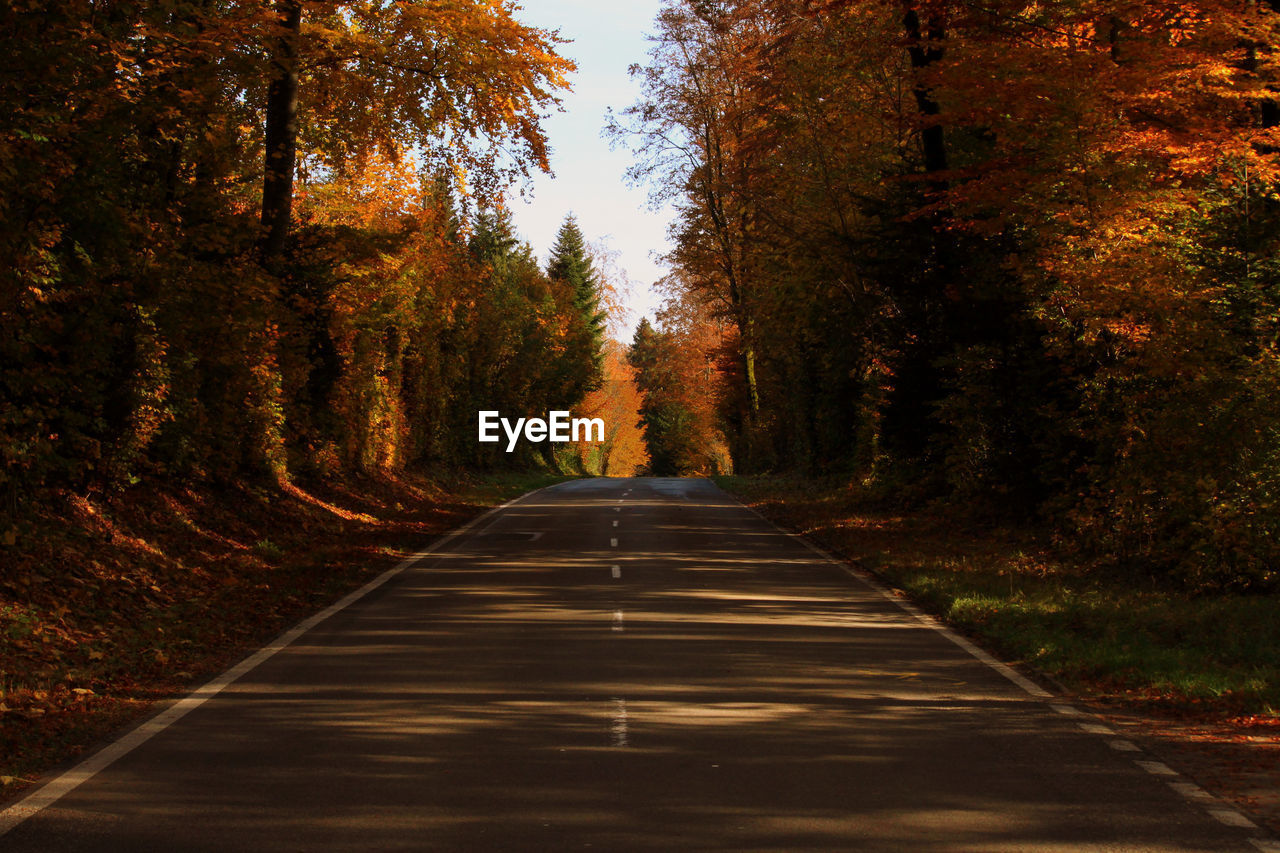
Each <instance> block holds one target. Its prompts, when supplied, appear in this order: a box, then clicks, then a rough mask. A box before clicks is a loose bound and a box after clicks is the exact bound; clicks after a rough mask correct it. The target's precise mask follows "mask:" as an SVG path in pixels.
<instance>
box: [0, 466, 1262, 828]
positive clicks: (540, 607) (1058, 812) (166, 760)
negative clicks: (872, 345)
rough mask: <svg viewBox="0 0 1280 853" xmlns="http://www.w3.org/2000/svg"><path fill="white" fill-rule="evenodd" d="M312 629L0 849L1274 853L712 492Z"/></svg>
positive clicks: (498, 555)
mask: <svg viewBox="0 0 1280 853" xmlns="http://www.w3.org/2000/svg"><path fill="white" fill-rule="evenodd" d="M315 621H316V622H317V624H315V625H314V626H313V627H310V629H309V630H306V631H305V632H304V633H301V634H300V635H299V636H296V637H295V638H292V642H289V643H288V644H287V646H285V647H283V648H279V647H280V646H282V645H284V643H277V644H276V648H277V650H276V651H275V653H274V654H272V653H271V650H268V651H267V652H264V653H263V654H261V655H259V656H258V658H257V659H255V660H252V661H250V662H249V663H248V664H246V665H244V666H242V667H240V669H239V670H238V671H236V672H233V673H231V674H230V675H229V676H227V677H225V678H223V679H222V681H221V682H219V683H217V684H214V685H213V686H212V687H211V688H209V689H206V690H205V691H204V693H203V694H200V695H198V696H197V697H195V698H193V699H189V700H187V701H186V703H185V704H184V705H182V706H179V707H178V708H176V709H171V710H170V712H169V713H168V715H167V716H165V715H162V716H161V717H160V718H158V719H157V720H156V721H154V722H153V723H152V724H151V726H150V727H148V728H145V729H144V730H142V731H141V732H136V733H135V734H133V735H131V736H127V737H126V740H125V741H124V742H123V743H122V744H121V745H118V746H117V747H115V748H114V751H111V752H108V753H105V754H104V755H103V757H100V758H99V760H98V761H97V762H96V764H94V763H91V764H89V765H88V766H87V767H84V768H82V769H81V771H80V772H79V774H78V775H73V776H69V777H63V778H62V779H61V780H60V781H54V783H53V784H52V785H50V786H48V787H46V788H45V789H43V792H42V791H41V790H37V791H36V792H35V793H34V794H33V795H32V796H31V798H29V799H28V800H26V801H23V802H19V803H18V805H17V806H12V807H10V808H9V809H8V810H7V811H5V812H0V830H5V829H8V831H7V833H6V834H4V835H3V836H0V850H6V851H9V850H12V851H40V853H52V851H61V850H68V851H129V853H139V851H176V850H182V851H224V850H252V851H291V853H292V851H301V850H326V851H328V850H340V851H345V850H358V851H368V850H448V851H490V850H546V851H562V850H596V851H630V850H662V851H687V850H725V851H729V850H731V851H752V850H787V851H809V850H840V851H852V850H885V851H997V850H1001V851H1004V850H1008V851H1014V850H1016V851H1073V850H1080V851H1084V850H1088V851H1104V850H1106V851H1120V850H1133V851H1210V850H1212V851H1222V850H1227V851H1257V850H1271V849H1276V848H1274V847H1273V846H1268V845H1274V842H1272V841H1265V840H1262V839H1263V834H1262V833H1261V832H1260V831H1258V830H1257V829H1253V828H1250V827H1248V826H1245V825H1243V824H1244V823H1246V821H1244V820H1243V819H1242V818H1241V816H1240V815H1239V814H1238V813H1236V812H1234V811H1232V810H1230V809H1229V808H1227V807H1225V806H1224V805H1222V804H1221V803H1217V802H1215V801H1213V800H1209V799H1205V795H1203V794H1202V793H1197V790H1198V789H1196V788H1195V787H1194V785H1192V784H1191V783H1190V782H1189V781H1188V780H1186V779H1183V778H1181V777H1178V776H1177V775H1174V774H1173V771H1171V770H1169V769H1168V768H1165V767H1163V766H1162V765H1159V764H1158V763H1156V762H1154V760H1153V759H1151V757H1150V756H1146V755H1144V754H1142V753H1141V752H1137V751H1135V750H1134V749H1133V748H1132V745H1131V744H1126V743H1125V742H1124V741H1122V740H1119V739H1118V738H1117V736H1115V735H1114V734H1110V733H1108V732H1107V731H1106V730H1105V727H1103V726H1101V725H1100V724H1099V723H1098V721H1097V720H1096V719H1093V718H1092V717H1089V716H1086V715H1081V714H1080V713H1079V712H1075V711H1073V709H1072V708H1071V707H1069V706H1068V705H1066V704H1064V703H1062V702H1059V701H1057V700H1055V699H1053V698H1052V697H1050V696H1048V694H1045V693H1043V691H1039V690H1038V689H1037V688H1035V687H1034V685H1032V684H1031V683H1030V682H1027V681H1025V680H1021V681H1020V682H1019V681H1018V676H1016V674H1014V673H1013V672H1012V671H1011V670H1005V671H1001V669H1000V668H999V667H998V666H993V663H994V662H992V661H990V660H987V661H983V660H980V659H979V658H978V657H976V656H975V655H974V654H973V653H972V652H971V651H970V650H967V649H966V648H964V647H963V646H962V645H961V644H958V643H957V642H956V641H955V640H954V639H952V638H950V637H949V636H948V635H947V634H946V633H945V632H943V631H941V630H939V629H938V628H937V627H936V626H934V625H933V624H932V623H929V622H927V621H922V620H921V619H919V618H917V617H916V616H914V615H913V614H912V613H911V612H908V611H906V610H904V609H903V608H902V607H901V606H899V605H898V604H897V603H896V602H895V601H894V600H892V599H891V598H890V597H888V596H886V595H885V594H883V593H882V592H880V591H878V590H877V589H876V588H874V587H873V586H871V585H869V584H868V583H867V582H866V581H864V580H862V579H860V578H859V577H858V576H856V575H855V574H853V573H852V572H850V571H849V570H848V569H846V568H845V567H844V566H842V565H840V564H838V563H835V562H833V561H831V560H828V559H826V558H824V557H823V556H822V555H821V554H819V553H817V552H815V551H814V550H811V549H809V548H808V547H807V546H806V545H805V544H804V543H803V542H802V541H801V540H799V539H797V538H796V537H793V536H789V535H786V534H784V533H781V532H779V531H778V530H777V529H775V528H774V527H772V526H771V525H770V524H768V523H767V522H765V521H763V520H762V519H761V518H759V517H758V516H756V515H755V514H754V513H753V512H751V511H750V510H748V509H746V508H744V507H743V506H741V505H740V504H738V503H737V502H735V501H734V500H732V499H731V498H729V497H728V496H726V495H725V494H724V493H723V492H721V491H719V490H718V489H717V488H716V487H715V486H713V485H712V484H710V483H708V482H706V481H701V480H664V479H629V480H623V479H598V480H582V481H576V482H572V483H566V484H563V485H560V486H556V487H554V488H550V489H545V490H542V491H539V492H534V493H532V494H530V495H526V496H525V497H524V498H522V499H520V500H518V501H516V502H514V503H513V504H510V505H508V506H507V507H505V508H503V509H501V510H499V511H497V512H495V513H493V514H490V515H489V516H486V517H484V518H482V519H481V520H480V521H479V522H477V523H475V524H473V525H472V526H471V527H470V528H469V529H467V530H465V531H464V532H462V533H461V534H459V535H457V536H455V537H453V538H452V539H449V540H448V541H447V542H444V543H442V544H441V545H440V546H439V547H438V549H437V550H436V552H435V553H434V554H432V555H430V556H427V557H424V558H422V559H420V560H418V561H417V562H416V563H415V564H413V565H409V566H407V567H405V568H404V569H403V570H402V571H400V572H399V573H398V574H396V575H395V576H394V577H392V578H390V579H389V580H387V581H386V582H385V583H384V584H382V585H381V586H379V587H378V588H377V589H375V590H373V591H371V592H368V593H367V594H365V595H363V597H360V598H359V599H358V600H356V601H354V602H352V603H349V604H345V605H343V606H342V607H341V608H340V609H335V610H334V612H331V613H329V614H327V615H326V616H324V617H323V618H321V619H319V620H315ZM288 639H289V638H286V641H287V640H288ZM962 642H963V641H961V643H962ZM237 676H238V677H237ZM233 678H234V680H231V679H233ZM228 681H229V682H230V683H226V682H228ZM224 685H225V686H224ZM220 686H221V687H222V689H221V690H220V691H217V692H216V695H210V694H212V693H213V692H214V690H216V688H217V687H220ZM175 718H176V719H175ZM112 758H114V759H115V760H114V761H113V762H110V763H108V762H109V761H110V759H112ZM104 764H106V765H107V766H105V767H103V766H101V765H104ZM77 782H78V783H79V784H76V783H77ZM1236 824H1239V825H1236Z"/></svg>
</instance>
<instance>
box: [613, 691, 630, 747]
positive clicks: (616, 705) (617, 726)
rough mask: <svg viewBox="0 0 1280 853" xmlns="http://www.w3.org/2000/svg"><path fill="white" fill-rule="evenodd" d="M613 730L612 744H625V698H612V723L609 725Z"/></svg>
mask: <svg viewBox="0 0 1280 853" xmlns="http://www.w3.org/2000/svg"><path fill="white" fill-rule="evenodd" d="M610 729H611V731H612V732H613V745H614V746H626V745H627V700H626V699H614V700H613V725H612V726H611V727H610Z"/></svg>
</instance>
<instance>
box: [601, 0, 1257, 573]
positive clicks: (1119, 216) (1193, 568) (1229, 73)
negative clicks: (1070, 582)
mask: <svg viewBox="0 0 1280 853" xmlns="http://www.w3.org/2000/svg"><path fill="white" fill-rule="evenodd" d="M1276 5H1277V4H1275V3H1273V2H1260V3H1238V2H1226V0H1189V1H1188V2H1179V3H1144V2H1121V3H1115V2H1109V3H1102V2H1096V0H1065V2H1055V3H1049V4H1044V3H1028V2H1021V0H993V2H983V3H971V2H967V0H823V2H813V0H669V2H668V3H667V5H666V7H665V8H664V10H663V11H662V12H661V14H660V16H659V17H658V20H657V23H656V36H655V41H654V47H653V49H652V53H651V57H650V61H649V63H648V64H647V66H645V67H642V68H637V69H636V70H635V73H636V74H637V76H638V78H639V81H640V83H641V84H642V85H643V92H644V94H643V96H642V98H641V100H640V101H639V102H638V103H637V104H636V105H635V106H633V107H632V108H630V109H629V110H626V111H625V112H623V113H621V114H620V115H618V116H617V117H616V119H615V122H614V127H613V130H614V133H615V134H616V135H617V136H618V137H619V138H621V139H625V140H628V141H630V143H631V144H632V146H633V147H634V149H635V151H636V153H637V161H636V166H635V168H634V169H633V177H634V178H635V179H637V180H640V181H647V182H648V183H649V184H650V185H651V186H652V187H653V188H654V192H655V195H656V197H657V199H658V200H659V201H670V202H672V203H674V205H675V207H676V209H677V210H678V214H679V218H678V221H677V223H676V225H675V227H674V230H673V236H674V246H675V248H674V250H673V251H672V252H671V254H670V258H669V260H670V262H671V264H672V267H673V274H672V276H671V278H670V279H669V280H668V282H667V285H668V287H669V289H670V290H671V291H672V294H673V300H674V303H673V304H676V305H678V306H680V309H679V310H681V311H683V312H685V313H689V312H701V314H702V315H703V316H704V317H706V318H709V319H714V320H716V321H718V322H720V323H723V324H724V327H725V329H726V334H725V335H724V336H723V337H722V340H721V341H720V342H719V344H718V346H719V349H718V350H717V349H716V347H710V346H709V347H708V348H706V349H705V352H706V353H708V354H713V355H717V356H718V359H719V360H718V365H717V366H718V383H719V387H718V391H717V401H718V403H717V406H718V426H719V428H720V429H721V430H722V431H723V433H724V435H725V436H726V437H727V439H728V442H729V445H730V447H731V450H732V457H733V462H734V464H735V465H736V466H737V467H738V469H739V470H742V471H779V470H798V471H803V472H809V473H816V474H831V475H838V476H842V477H847V478H850V479H856V480H858V481H862V482H867V483H872V484H878V485H879V487H880V488H881V489H882V490H883V491H884V492H886V493H895V494H901V495H914V496H917V497H936V496H950V497H952V498H955V499H958V500H963V501H969V502H981V503H982V504H984V505H988V506H993V507H996V508H1001V511H1005V512H1009V511H1015V512H1023V513H1028V514H1031V515H1035V516H1038V517H1040V518H1041V519H1045V520H1048V521H1049V522H1050V523H1051V524H1052V525H1053V526H1054V527H1055V528H1056V529H1057V530H1058V531H1059V532H1060V533H1061V535H1062V536H1063V538H1064V540H1069V541H1073V542H1076V543H1079V544H1080V545H1081V546H1082V547H1083V548H1085V549H1086V550H1087V551H1089V552H1092V553H1096V554H1098V555H1100V556H1104V557H1105V558H1107V559H1109V560H1113V561H1115V563H1116V564H1117V565H1123V566H1127V567H1130V568H1136V569H1140V570H1143V571H1148V572H1151V573H1153V574H1156V575H1161V576H1173V577H1177V578H1180V579H1182V580H1184V581H1185V582H1187V583H1189V584H1192V585H1204V586H1210V587H1229V588H1252V589H1257V588H1266V587H1269V586H1272V587H1273V586H1275V585H1276V584H1277V583H1278V582H1280V183H1278V178H1280V174H1278V172H1277V168H1278V166H1280V158H1278V157H1277V154H1278V152H1280V95H1277V92H1280V73H1278V71H1280V69H1278V68H1277V62H1278V61H1280V28H1278V22H1280V16H1278V15H1277V12H1276V8H1275V6H1276ZM641 343H642V342H641V341H639V340H638V341H637V345H640V344H641ZM647 346H649V344H644V345H643V346H640V351H641V352H643V351H644V349H645V347H647ZM657 416H658V414H657V413H655V414H654V417H657Z"/></svg>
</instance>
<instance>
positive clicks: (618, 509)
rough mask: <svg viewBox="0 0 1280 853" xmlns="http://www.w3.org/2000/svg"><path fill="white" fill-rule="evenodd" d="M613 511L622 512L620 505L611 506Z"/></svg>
mask: <svg viewBox="0 0 1280 853" xmlns="http://www.w3.org/2000/svg"><path fill="white" fill-rule="evenodd" d="M613 511H614V512H622V507H620V506H615V507H614V508H613Z"/></svg>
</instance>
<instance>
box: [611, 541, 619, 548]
mask: <svg viewBox="0 0 1280 853" xmlns="http://www.w3.org/2000/svg"><path fill="white" fill-rule="evenodd" d="M609 547H610V548H617V547H618V540H617V539H610V540H609Z"/></svg>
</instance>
